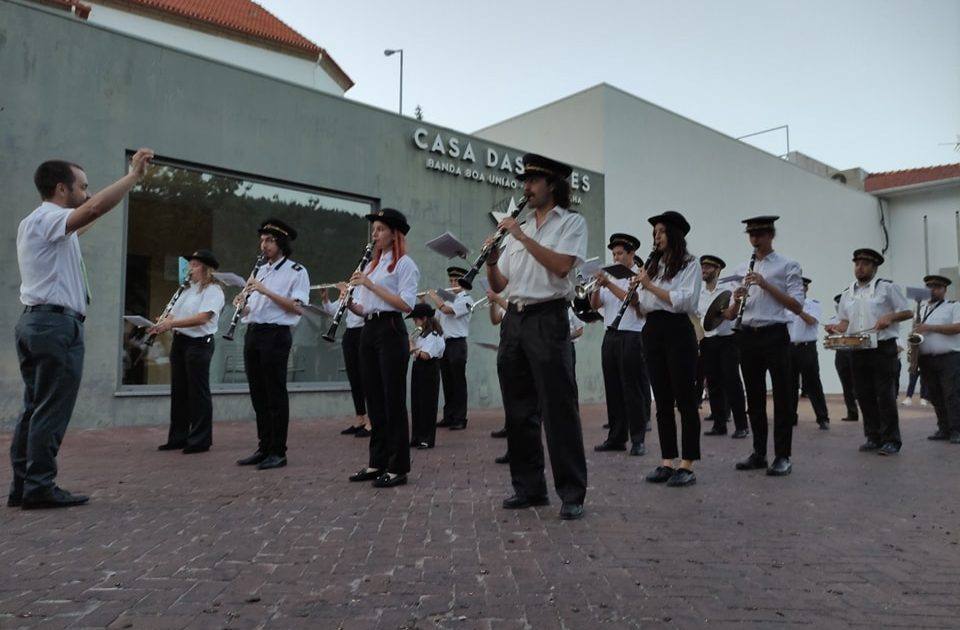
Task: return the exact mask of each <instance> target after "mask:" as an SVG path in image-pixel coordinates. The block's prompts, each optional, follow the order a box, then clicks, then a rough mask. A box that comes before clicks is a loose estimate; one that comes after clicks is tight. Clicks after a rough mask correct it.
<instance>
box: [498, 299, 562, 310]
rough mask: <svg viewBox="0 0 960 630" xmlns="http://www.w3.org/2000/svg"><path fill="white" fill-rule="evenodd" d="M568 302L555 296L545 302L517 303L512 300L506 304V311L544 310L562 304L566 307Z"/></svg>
mask: <svg viewBox="0 0 960 630" xmlns="http://www.w3.org/2000/svg"><path fill="white" fill-rule="evenodd" d="M569 305H570V303H569V302H568V301H567V300H565V299H563V298H557V299H556V300H547V301H546V302H535V303H533V304H525V305H518V304H515V303H513V302H510V303H508V304H507V311H509V312H513V313H536V312H538V311H545V310H548V309H551V308H556V307H558V306H562V307H563V308H567V306H569Z"/></svg>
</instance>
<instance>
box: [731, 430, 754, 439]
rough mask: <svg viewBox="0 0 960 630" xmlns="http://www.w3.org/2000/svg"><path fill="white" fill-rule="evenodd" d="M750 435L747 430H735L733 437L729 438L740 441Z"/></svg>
mask: <svg viewBox="0 0 960 630" xmlns="http://www.w3.org/2000/svg"><path fill="white" fill-rule="evenodd" d="M748 435H750V431H749V430H747V429H737V430H736V431H734V432H733V435H731V436H730V439H732V440H742V439H743V438H745V437H747V436H748Z"/></svg>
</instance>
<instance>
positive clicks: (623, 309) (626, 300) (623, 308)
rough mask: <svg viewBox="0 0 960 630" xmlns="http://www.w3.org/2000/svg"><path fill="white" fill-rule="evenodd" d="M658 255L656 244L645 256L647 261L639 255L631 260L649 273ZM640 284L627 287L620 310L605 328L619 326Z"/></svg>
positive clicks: (655, 264)
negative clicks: (648, 254)
mask: <svg viewBox="0 0 960 630" xmlns="http://www.w3.org/2000/svg"><path fill="white" fill-rule="evenodd" d="M660 256H661V254H660V253H659V250H657V246H656V244H654V246H653V250H652V251H651V252H650V256H648V257H647V262H643V259H642V258H640V257H639V256H636V255H634V257H633V262H634V263H635V264H636V265H639V266H641V267H646V268H647V273H650V272H651V271H652V270H653V269H656V268H657V267H658V266H659V265H660ZM639 288H640V285H637V286H635V287H630V288H629V289H627V295H626V296H624V298H623V301H622V302H620V310H619V311H617V316H616V317H615V318H614V319H613V321H612V322H611V323H610V325H609V326H607V330H618V329H619V328H620V320H621V319H623V316H624V315H625V314H626V312H627V309H628V308H629V307H630V303H631V302H633V296H635V295H636V294H637V292H638V291H639Z"/></svg>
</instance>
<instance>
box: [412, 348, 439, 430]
mask: <svg viewBox="0 0 960 630" xmlns="http://www.w3.org/2000/svg"><path fill="white" fill-rule="evenodd" d="M439 401H440V359H427V360H421V359H414V360H413V368H412V371H411V374H410V416H411V425H412V430H411V437H410V443H411V444H420V443H421V442H426V443H427V444H429V445H430V446H433V445H434V444H435V442H436V439H437V406H438V404H439Z"/></svg>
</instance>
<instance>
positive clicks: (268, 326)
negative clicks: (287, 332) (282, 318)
mask: <svg viewBox="0 0 960 630" xmlns="http://www.w3.org/2000/svg"><path fill="white" fill-rule="evenodd" d="M247 328H248V329H249V330H270V329H271V328H290V327H289V326H287V325H285V324H247Z"/></svg>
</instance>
